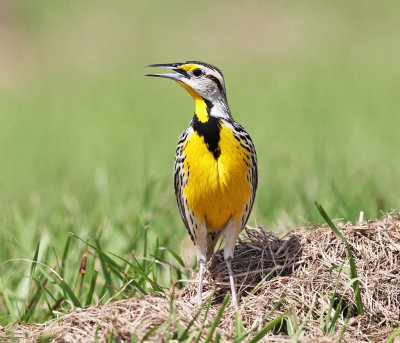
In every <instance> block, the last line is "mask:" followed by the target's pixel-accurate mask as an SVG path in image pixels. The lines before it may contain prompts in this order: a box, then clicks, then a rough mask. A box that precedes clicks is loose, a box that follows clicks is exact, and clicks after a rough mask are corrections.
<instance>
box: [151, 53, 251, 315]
mask: <svg viewBox="0 0 400 343" xmlns="http://www.w3.org/2000/svg"><path fill="white" fill-rule="evenodd" d="M147 67H152V68H154V67H162V68H167V69H170V70H171V71H172V72H167V73H161V74H147V75H146V76H153V77H161V78H167V79H171V80H174V81H176V82H177V83H178V84H179V85H181V86H182V87H183V88H185V89H186V91H187V92H188V93H189V94H190V95H191V96H192V97H193V99H194V104H195V110H194V116H193V118H192V120H191V121H190V123H189V126H188V127H187V128H186V129H185V130H184V131H183V133H182V134H181V136H180V137H179V140H178V146H177V149H176V153H175V163H174V187H175V195H176V200H177V204H178V209H179V212H180V215H181V217H182V220H183V222H184V224H185V226H186V228H187V230H188V233H189V235H190V237H191V239H192V241H193V242H194V244H195V247H196V254H197V262H198V266H199V282H198V298H197V302H198V304H199V305H201V304H202V292H203V276H204V269H205V265H206V263H207V261H208V260H209V259H210V258H211V256H212V255H213V254H214V248H215V245H216V243H217V241H218V239H219V237H220V236H221V234H222V236H223V238H224V240H225V245H224V260H225V262H226V266H227V270H228V275H229V282H230V288H231V297H232V305H233V306H234V307H236V308H237V303H238V302H237V295H236V287H235V283H234V278H233V272H232V260H233V256H234V249H235V244H236V241H237V238H238V236H239V233H240V232H241V231H242V230H243V228H244V227H245V225H246V223H247V221H248V219H249V215H250V212H251V210H252V207H253V204H254V199H255V195H256V190H257V182H258V169H257V154H256V150H255V147H254V144H253V141H252V139H251V137H250V135H249V133H248V132H247V131H246V129H245V128H244V127H243V126H241V125H240V124H238V123H237V122H235V120H234V119H233V117H232V115H231V111H230V109H229V106H228V101H227V97H226V88H225V81H224V77H223V74H222V72H221V70H220V69H218V68H217V67H215V66H213V65H211V64H208V63H204V62H200V61H185V62H177V63H163V64H151V65H148V66H147Z"/></svg>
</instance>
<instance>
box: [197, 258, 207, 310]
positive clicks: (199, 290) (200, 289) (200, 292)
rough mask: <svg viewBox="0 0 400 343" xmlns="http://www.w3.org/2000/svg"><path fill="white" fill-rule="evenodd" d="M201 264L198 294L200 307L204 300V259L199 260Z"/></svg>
mask: <svg viewBox="0 0 400 343" xmlns="http://www.w3.org/2000/svg"><path fill="white" fill-rule="evenodd" d="M198 264H199V269H200V271H199V289H198V292H197V297H198V298H197V303H198V305H199V306H200V305H201V303H202V302H203V300H202V295H203V275H204V266H205V264H206V263H205V261H204V260H203V259H199V261H198Z"/></svg>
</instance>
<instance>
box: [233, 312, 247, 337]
mask: <svg viewBox="0 0 400 343" xmlns="http://www.w3.org/2000/svg"><path fill="white" fill-rule="evenodd" d="M244 331H245V330H244V326H243V320H242V313H241V312H240V311H237V312H236V313H235V326H234V329H233V333H234V337H235V339H237V338H239V337H241V336H242V335H243V332H244Z"/></svg>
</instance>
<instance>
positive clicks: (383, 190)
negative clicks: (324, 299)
mask: <svg viewBox="0 0 400 343" xmlns="http://www.w3.org/2000/svg"><path fill="white" fill-rule="evenodd" d="M0 9H1V11H0V12H1V18H0V19H1V25H0V48H1V50H2V51H4V53H3V54H2V57H0V58H1V60H0V75H1V77H0V160H1V161H2V166H1V168H0V205H1V217H0V239H1V240H2V241H3V242H4V244H3V247H2V249H0V262H3V261H6V260H8V259H10V258H20V257H23V258H32V256H33V254H34V251H35V247H36V245H37V242H38V241H41V252H40V258H39V259H41V260H42V261H45V262H46V263H48V264H49V265H54V263H55V257H54V254H53V253H52V251H53V249H54V250H55V251H56V252H57V254H58V255H61V254H62V250H63V248H64V246H65V243H66V241H67V238H68V232H74V233H75V234H78V235H79V236H81V237H83V238H86V237H87V238H89V239H90V241H93V240H94V238H95V237H96V236H97V235H99V232H101V233H102V234H101V235H102V236H101V241H102V248H103V249H104V250H105V251H112V252H114V253H116V254H118V255H120V256H126V255H127V254H129V253H130V252H131V251H134V252H135V255H136V256H141V254H143V249H144V247H143V239H144V231H145V230H147V232H148V238H149V245H155V241H156V238H157V237H158V238H159V243H160V245H162V246H169V247H170V248H172V249H173V250H175V251H177V252H179V250H180V248H179V244H178V243H177V242H180V241H181V240H182V239H183V238H184V237H186V236H187V235H186V230H185V228H184V225H183V223H182V222H181V220H180V218H179V214H178V211H177V209H176V205H175V199H174V196H173V189H172V188H173V186H172V166H173V158H174V152H175V147H176V143H177V138H178V136H179V134H180V133H181V131H182V130H183V129H184V128H185V127H186V125H187V124H188V123H189V121H190V119H191V117H192V113H193V104H192V100H191V99H190V97H189V96H188V95H187V94H186V93H185V92H184V90H182V89H180V88H179V87H178V86H176V85H174V84H173V83H172V82H168V81H166V80H153V79H148V78H145V77H144V76H143V75H144V74H145V73H146V72H147V71H146V70H145V69H144V66H145V65H147V64H150V63H162V62H174V61H183V60H186V59H199V60H204V61H206V62H209V63H213V64H215V65H217V66H218V67H220V68H221V69H222V70H223V72H224V75H225V80H226V84H227V91H228V100H229V103H230V107H231V110H232V113H233V116H234V118H235V119H236V120H237V121H238V122H239V123H241V124H242V125H244V126H245V127H246V128H247V129H248V131H249V132H250V134H251V136H252V138H253V140H254V142H255V145H256V148H257V153H258V158H259V177H260V180H259V188H258V193H257V198H256V202H255V209H254V215H253V216H252V217H251V220H250V224H254V222H255V221H256V222H257V224H258V225H264V226H265V227H267V229H269V230H274V231H276V232H284V231H287V230H290V229H292V228H293V227H294V225H303V224H305V223H306V222H308V221H317V222H322V219H321V218H320V217H319V214H318V212H317V211H316V209H315V207H314V204H313V202H314V200H318V201H319V202H320V203H322V204H323V206H324V207H325V209H326V210H327V211H328V213H329V214H330V215H331V216H333V217H341V218H344V219H345V220H353V221H354V220H356V219H357V218H358V214H359V212H360V211H361V210H362V211H364V212H365V216H366V217H376V216H379V215H380V213H381V211H388V210H390V209H391V208H395V207H397V208H398V207H399V200H400V195H399V194H400V192H399V186H398V185H399V184H400V183H399V181H400V180H399V175H400V160H399V158H398V147H399V146H400V134H399V127H400V113H399V112H400V111H399V108H400V97H399V96H398V94H400V82H399V81H400V68H399V66H398V61H399V60H400V46H399V44H398V34H399V28H398V20H397V15H396V13H398V10H399V5H398V4H397V3H396V2H394V1H393V2H387V3H385V6H381V5H380V4H378V3H375V2H373V1H362V2H361V1H354V2H349V3H346V4H345V3H339V2H331V3H322V2H321V3H316V2H314V1H305V2H302V3H289V2H282V3H275V2H263V3H262V2H256V1H253V2H248V3H241V2H231V3H228V2H221V3H214V2H211V1H205V2H202V3H201V4H199V3H188V2H183V1H172V2H168V3H167V2H165V3H164V2H157V1H150V2H147V3H146V4H144V3H139V2H130V1H119V2H114V3H110V2H106V1H98V2H94V1H88V2H85V3H84V4H83V3H81V2H78V1H68V2H52V1H45V0H40V1H35V2H30V1H8V2H7V1H6V2H2V4H1V5H0ZM71 244H72V248H71V250H70V251H73V254H72V253H70V255H69V257H68V261H66V263H67V264H68V265H70V266H71V267H70V269H68V268H67V269H66V273H67V274H68V275H69V276H68V277H69V278H70V279H73V278H74V277H75V275H76V272H77V270H78V267H79V262H80V259H81V254H82V251H83V249H84V245H83V244H81V243H80V242H78V241H73V242H72V243H71ZM93 268H94V267H93ZM1 274H2V278H3V281H5V282H6V286H7V288H8V289H9V290H11V291H12V293H13V294H14V296H15V299H18V298H22V297H24V296H25V295H24V294H26V291H27V287H28V286H27V275H28V274H29V266H26V265H25V266H24V265H21V264H19V263H17V262H9V263H7V264H5V265H3V267H2V270H1ZM163 281H164V283H165V284H167V283H168V278H167V277H165V278H164V279H163ZM0 313H1V314H2V315H4V316H5V317H4V318H5V319H4V320H3V322H7V318H8V317H7V309H6V308H5V305H4V303H3V301H2V300H1V298H0Z"/></svg>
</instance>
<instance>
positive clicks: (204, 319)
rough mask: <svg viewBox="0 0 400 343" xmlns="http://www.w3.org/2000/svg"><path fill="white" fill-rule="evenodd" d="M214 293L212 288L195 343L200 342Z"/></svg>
mask: <svg viewBox="0 0 400 343" xmlns="http://www.w3.org/2000/svg"><path fill="white" fill-rule="evenodd" d="M214 292H215V287H214V286H213V288H212V289H211V295H210V297H209V298H208V300H207V307H206V312H205V313H204V318H203V322H202V324H201V330H200V332H199V334H198V336H197V339H196V343H197V342H199V341H200V339H201V336H202V334H203V331H202V330H203V329H204V324H205V323H206V320H207V318H208V313H209V311H210V308H211V303H212V300H213V298H214Z"/></svg>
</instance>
